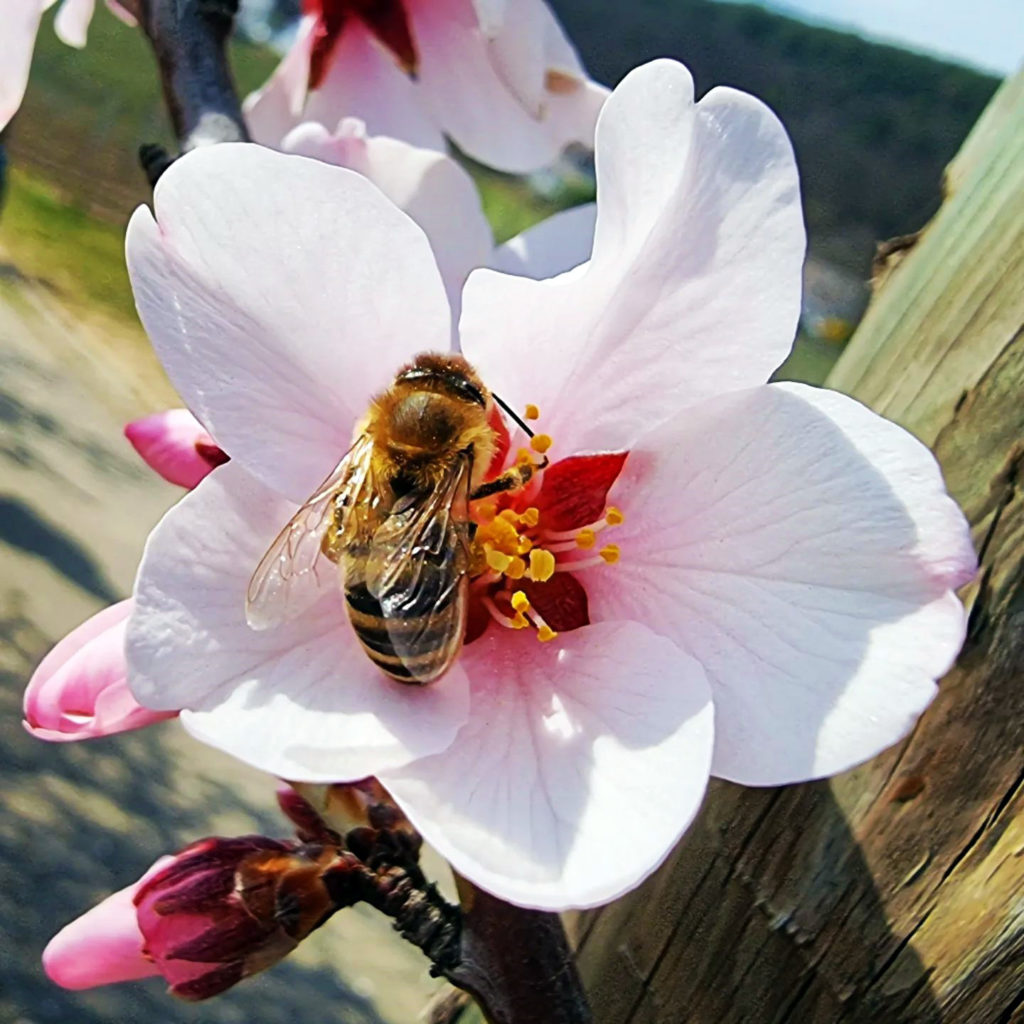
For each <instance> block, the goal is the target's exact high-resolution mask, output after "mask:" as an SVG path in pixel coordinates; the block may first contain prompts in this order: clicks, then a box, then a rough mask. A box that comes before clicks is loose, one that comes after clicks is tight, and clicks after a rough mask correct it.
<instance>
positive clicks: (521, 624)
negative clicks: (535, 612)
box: [509, 612, 530, 629]
mask: <svg viewBox="0 0 1024 1024" xmlns="http://www.w3.org/2000/svg"><path fill="white" fill-rule="evenodd" d="M509 621H511V623H512V628H513V629H526V627H527V626H528V625H529V624H530V620H529V619H528V618H526V616H525V615H523V613H522V612H516V613H515V615H513V616H512V618H511V619H510V620H509Z"/></svg>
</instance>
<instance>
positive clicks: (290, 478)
mask: <svg viewBox="0 0 1024 1024" xmlns="http://www.w3.org/2000/svg"><path fill="white" fill-rule="evenodd" d="M154 203H155V208H156V219H155V220H154V218H153V216H152V214H151V213H150V212H149V210H148V209H147V208H145V207H140V208H139V209H138V210H136V211H135V214H134V216H133V217H132V220H131V223H130V224H129V225H128V240H127V255H128V269H129V272H130V275H131V279H132V287H133V289H134V292H135V301H136V304H137V306H138V309H139V315H140V316H141V318H142V322H143V324H144V325H145V327H146V330H147V332H148V333H149V336H150V340H151V341H152V342H153V346H154V348H155V349H156V352H157V355H158V356H159V357H160V359H161V361H162V362H163V364H164V367H165V368H166V370H167V372H168V374H169V376H170V377H171V380H172V382H173V383H174V385H175V387H176V388H177V390H178V391H179V392H180V393H181V395H182V397H183V398H184V399H185V400H186V404H187V405H188V406H189V408H190V409H192V410H193V412H194V413H195V414H196V416H197V417H198V418H199V419H200V421H202V423H203V424H204V425H205V426H206V427H207V428H208V429H209V430H210V432H211V433H212V434H213V436H214V437H215V438H216V440H217V443H218V444H219V445H220V446H221V447H222V448H223V449H224V450H225V451H226V452H227V453H228V455H229V456H230V457H231V458H232V459H236V460H238V461H239V462H240V463H242V464H243V465H244V466H245V467H246V468H247V469H248V470H249V471H250V472H252V473H253V474H255V475H256V476H257V477H259V478H260V479H261V480H263V482H264V483H266V484H268V485H269V486H271V487H273V488H274V489H275V490H277V491H279V492H280V493H282V494H285V495H287V496H288V497H290V498H291V499H292V500H293V501H296V502H299V501H304V500H305V499H306V498H307V497H308V496H309V495H310V494H311V493H312V492H313V490H314V489H315V487H316V486H317V485H318V484H319V483H320V482H321V481H322V480H323V479H324V478H325V477H326V476H327V474H328V473H329V472H330V471H331V470H332V469H333V468H334V466H335V465H336V464H337V462H338V461H339V459H340V458H341V457H342V455H344V453H345V452H346V451H347V450H348V448H349V446H350V444H351V440H352V431H353V427H354V425H355V423H356V421H357V419H358V418H359V417H361V416H362V415H363V413H364V412H365V411H366V408H367V404H368V402H369V400H370V398H371V396H372V395H373V394H374V393H375V392H377V391H379V390H381V389H383V388H384V387H386V386H387V385H388V384H389V383H390V382H391V380H392V379H393V377H394V374H395V373H396V372H397V370H398V369H399V367H400V366H401V365H402V363H403V362H405V361H407V360H408V359H409V358H410V357H411V356H412V355H413V354H415V353H416V352H419V351H424V350H430V349H435V350H444V349H446V348H448V346H449V340H450V321H449V314H448V304H447V302H446V300H445V293H444V288H443V285H442V282H441V278H440V276H439V274H438V271H437V266H436V264H435V262H434V258H433V255H432V253H431V251H430V246H429V244H428V243H427V240H426V237H425V236H424V234H423V232H422V231H421V230H420V229H419V228H418V227H416V225H415V224H414V223H413V222H412V221H411V220H410V219H409V218H408V217H406V216H405V214H403V213H402V212H401V211H400V210H398V209H396V207H395V206H394V205H393V204H392V203H390V202H389V201H388V200H387V199H386V198H385V197H384V195H383V194H382V193H381V192H380V191H379V190H378V189H377V188H376V187H375V186H374V185H372V184H371V183H370V182H368V181H367V180H366V179H365V178H363V177H362V176H361V175H358V174H355V173H354V172H352V171H349V170H347V169H345V168H342V167H331V166H329V165H327V164H324V163H321V162H320V161H317V160H307V159H304V158H302V157H297V156H290V155H286V154H281V153H275V152H273V151H271V150H268V149H264V148H263V147H261V146H254V145H250V144H227V143H226V144H223V145H219V146H206V147H202V148H200V149H197V150H195V151H193V152H191V153H188V154H186V155H185V156H184V157H182V158H181V159H180V160H176V161H175V162H174V163H173V164H172V165H171V167H170V169H169V170H168V171H167V172H166V173H165V174H164V175H163V177H162V178H161V179H160V181H159V183H158V184H157V187H156V192H155V197H154Z"/></svg>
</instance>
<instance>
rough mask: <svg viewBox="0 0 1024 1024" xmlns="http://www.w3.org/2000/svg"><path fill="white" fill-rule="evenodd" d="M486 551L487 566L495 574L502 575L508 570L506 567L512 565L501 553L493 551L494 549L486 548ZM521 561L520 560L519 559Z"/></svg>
mask: <svg viewBox="0 0 1024 1024" xmlns="http://www.w3.org/2000/svg"><path fill="white" fill-rule="evenodd" d="M486 551H487V565H488V567H489V568H491V569H493V570H494V571H495V572H499V573H503V572H506V571H507V570H508V567H509V566H510V565H511V564H512V559H511V558H509V556H508V555H506V554H505V553H504V552H502V551H495V550H494V548H492V547H488V548H487V549H486ZM520 561H522V559H520Z"/></svg>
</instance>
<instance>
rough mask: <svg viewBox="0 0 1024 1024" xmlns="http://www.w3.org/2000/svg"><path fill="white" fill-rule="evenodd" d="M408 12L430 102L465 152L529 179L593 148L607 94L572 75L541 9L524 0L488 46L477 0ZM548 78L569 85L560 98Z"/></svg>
mask: <svg viewBox="0 0 1024 1024" xmlns="http://www.w3.org/2000/svg"><path fill="white" fill-rule="evenodd" d="M520 5H522V7H523V9H522V10H520ZM408 13H409V17H410V20H411V22H412V30H413V34H414V36H415V39H416V45H417V48H418V50H419V57H420V66H419V75H418V88H419V89H420V90H421V91H422V96H423V102H424V104H425V106H426V108H427V109H428V110H429V111H430V112H431V114H432V116H433V117H434V119H435V121H436V122H437V123H438V124H439V125H440V126H441V127H442V128H443V129H444V131H445V133H446V134H448V135H450V136H451V138H452V139H453V140H454V141H455V143H456V144H457V145H458V146H459V148H460V149H461V150H463V152H465V153H468V154H469V155H470V156H471V157H473V158H474V159H476V160H479V161H481V162H482V163H485V164H487V165H488V166H490V167H496V168H498V169H499V170H503V171H511V172H513V173H526V172H528V171H533V170H536V169H538V168H539V167H544V166H546V165H548V164H550V163H552V162H553V161H554V160H555V159H556V157H557V156H558V155H559V153H560V152H561V151H562V150H563V149H564V148H565V147H566V146H567V145H569V144H570V143H572V142H578V143H580V144H582V145H584V146H586V147H588V148H590V146H591V145H592V142H593V136H594V123H595V121H596V118H597V114H598V111H599V110H600V108H601V104H602V103H603V102H604V98H605V96H606V95H607V91H606V90H605V89H603V88H602V87H601V86H597V85H595V84H594V83H592V82H590V81H588V80H587V78H586V76H585V74H584V73H583V71H582V68H580V67H579V63H578V61H575V62H574V63H573V64H572V66H571V67H567V66H565V65H566V61H565V58H566V54H567V51H568V52H569V53H571V48H569V47H568V46H567V44H565V43H564V42H562V41H560V39H559V36H560V35H561V33H560V30H558V28H557V23H556V22H555V21H554V18H553V16H552V15H551V12H550V11H549V10H548V9H547V8H546V7H545V6H544V5H543V4H540V3H538V2H536V0H517V4H516V11H515V14H514V16H512V17H506V18H504V19H503V24H502V26H501V27H500V28H498V29H497V32H498V35H497V36H493V37H490V38H488V37H487V36H485V34H484V33H483V32H481V31H480V27H479V22H478V20H477V12H476V11H475V10H473V3H472V0H430V3H423V4H414V5H411V6H410V7H409V10H408ZM488 25H489V26H490V27H494V21H493V19H491V18H488ZM552 26H554V29H552ZM506 33H510V35H509V36H508V38H507V39H505V38H503V37H504V35H505V34H506ZM549 69H553V70H557V71H559V72H560V73H561V74H562V76H563V77H562V79H561V81H560V89H559V90H558V91H553V90H551V89H550V88H548V87H547V86H548V81H547V72H548V70H549ZM388 134H394V133H392V132H388ZM403 137H404V136H403Z"/></svg>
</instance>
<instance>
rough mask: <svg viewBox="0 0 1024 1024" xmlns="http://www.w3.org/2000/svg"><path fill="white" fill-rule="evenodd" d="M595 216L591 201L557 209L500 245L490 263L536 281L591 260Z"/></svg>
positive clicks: (496, 267)
mask: <svg viewBox="0 0 1024 1024" xmlns="http://www.w3.org/2000/svg"><path fill="white" fill-rule="evenodd" d="M596 217H597V207H596V206H595V205H594V204H593V203H586V204H585V205H583V206H574V207H573V208H572V209H571V210H560V211H559V212H558V213H555V214H552V215H551V216H550V217H548V218H547V219H546V220H542V221H541V222H540V223H539V224H535V225H534V226H533V227H532V228H527V229H526V230H525V231H524V232H522V234H519V235H516V237H515V238H510V239H509V240H508V241H507V242H506V243H505V244H504V245H501V246H499V247H498V248H497V249H496V250H495V252H494V257H493V259H492V260H491V266H492V267H493V268H494V269H495V270H500V271H502V272H503V273H506V274H518V275H520V276H521V277H530V278H533V279H534V280H536V281H542V280H544V278H546V277H556V276H557V275H559V274H564V273H565V272H566V271H567V270H572V269H573V267H578V266H579V265H580V264H581V263H583V262H584V261H585V260H588V259H590V251H591V249H592V247H593V244H594V221H595V219H596Z"/></svg>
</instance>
